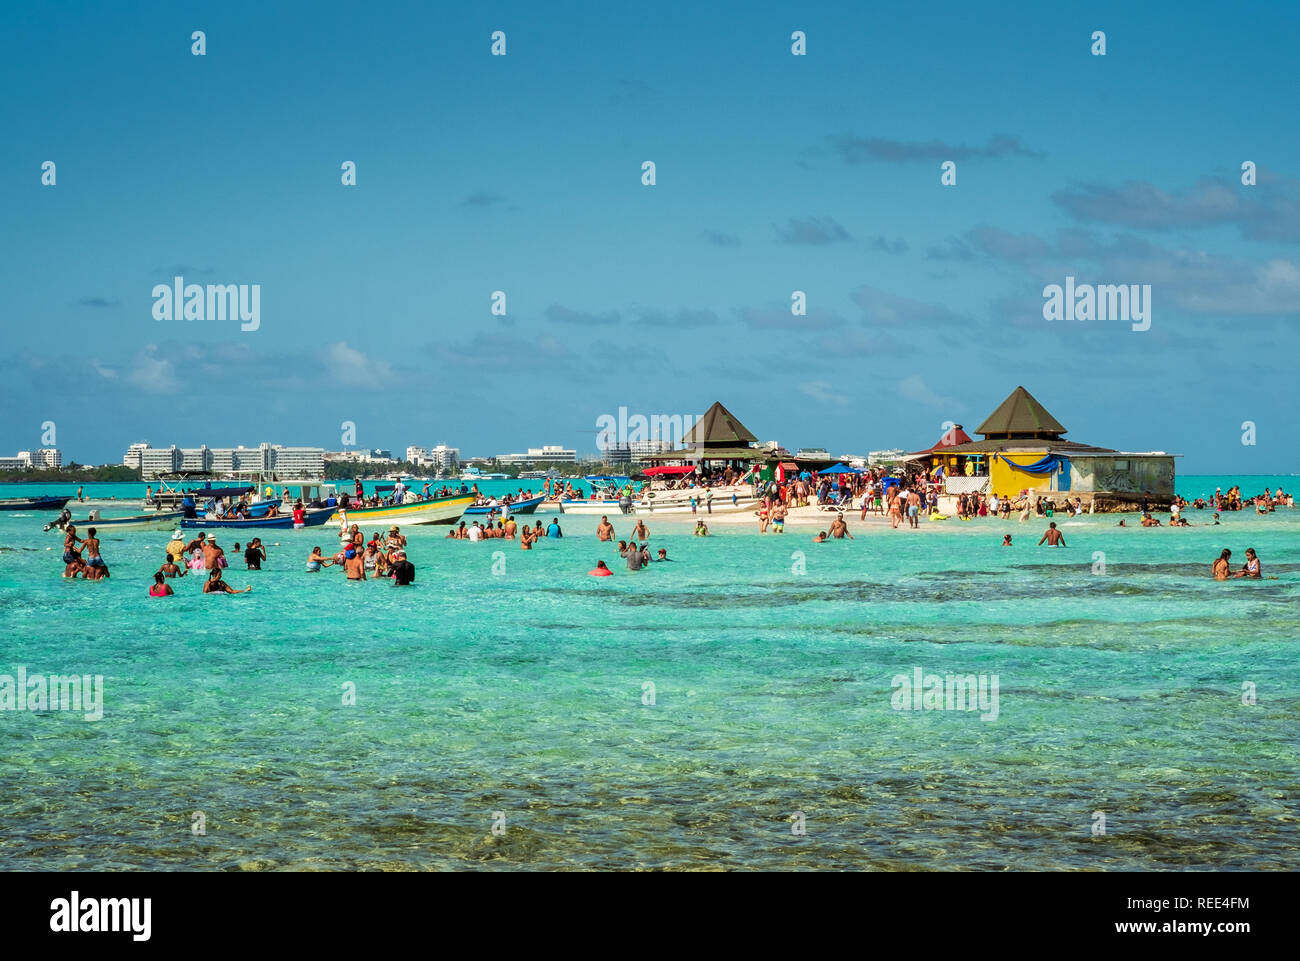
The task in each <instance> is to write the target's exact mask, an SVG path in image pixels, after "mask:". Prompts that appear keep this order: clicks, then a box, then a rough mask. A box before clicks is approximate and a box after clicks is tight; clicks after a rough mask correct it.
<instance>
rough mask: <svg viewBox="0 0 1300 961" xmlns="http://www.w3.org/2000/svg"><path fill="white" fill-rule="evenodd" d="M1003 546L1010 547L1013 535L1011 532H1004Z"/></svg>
mask: <svg viewBox="0 0 1300 961" xmlns="http://www.w3.org/2000/svg"><path fill="white" fill-rule="evenodd" d="M1002 546H1003V547H1010V546H1011V535H1010V534H1003V535H1002Z"/></svg>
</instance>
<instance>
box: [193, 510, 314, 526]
mask: <svg viewBox="0 0 1300 961" xmlns="http://www.w3.org/2000/svg"><path fill="white" fill-rule="evenodd" d="M333 512H334V509H333V508H332V507H322V508H319V509H318V510H311V511H307V512H306V515H305V516H304V518H303V526H304V527H321V526H322V525H324V524H325V523H326V522H327V521H328V520H329V519H330V515H331V514H333ZM181 527H184V528H186V529H188V530H194V529H196V528H197V529H203V530H232V529H233V530H239V529H240V528H248V529H249V530H268V529H270V530H293V515H292V514H280V515H278V516H276V517H250V518H249V519H248V520H244V521H210V520H205V519H204V518H202V517H187V518H185V519H184V520H182V521H181Z"/></svg>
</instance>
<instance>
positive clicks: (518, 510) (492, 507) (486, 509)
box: [462, 497, 546, 517]
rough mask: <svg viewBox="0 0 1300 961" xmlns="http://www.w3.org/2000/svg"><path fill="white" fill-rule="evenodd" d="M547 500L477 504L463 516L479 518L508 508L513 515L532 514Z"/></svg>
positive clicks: (533, 499)
mask: <svg viewBox="0 0 1300 961" xmlns="http://www.w3.org/2000/svg"><path fill="white" fill-rule="evenodd" d="M545 499H546V498H544V497H530V498H528V499H527V500H521V501H515V502H514V503H513V504H501V503H497V504H475V505H474V506H473V507H467V508H465V513H464V514H463V515H462V516H464V517H468V516H469V515H471V514H474V515H479V516H482V515H484V514H500V513H501V512H502V510H503V509H504V508H506V507H509V508H510V513H511V515H515V514H532V513H534V512H535V511H536V510H537V508H538V505H540V504H541V503H542V501H544V500H545Z"/></svg>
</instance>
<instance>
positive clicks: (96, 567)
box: [81, 561, 108, 581]
mask: <svg viewBox="0 0 1300 961" xmlns="http://www.w3.org/2000/svg"><path fill="white" fill-rule="evenodd" d="M81 576H82V577H84V578H85V579H86V580H88V581H102V580H105V579H107V578H108V568H107V567H105V566H104V562H103V561H100V562H99V563H98V564H89V563H88V564H86V569H85V570H84V571H82V574H81Z"/></svg>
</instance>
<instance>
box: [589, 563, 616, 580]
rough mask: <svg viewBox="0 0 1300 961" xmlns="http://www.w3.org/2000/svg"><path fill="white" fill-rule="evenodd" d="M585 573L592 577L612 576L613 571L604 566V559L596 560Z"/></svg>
mask: <svg viewBox="0 0 1300 961" xmlns="http://www.w3.org/2000/svg"><path fill="white" fill-rule="evenodd" d="M587 573H588V574H589V575H590V576H592V577H613V576H614V572H613V571H611V570H610V569H609V568H608V567H606V566H605V562H604V561H596V566H595V567H594V568H592V569H591V570H589V571H587Z"/></svg>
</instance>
